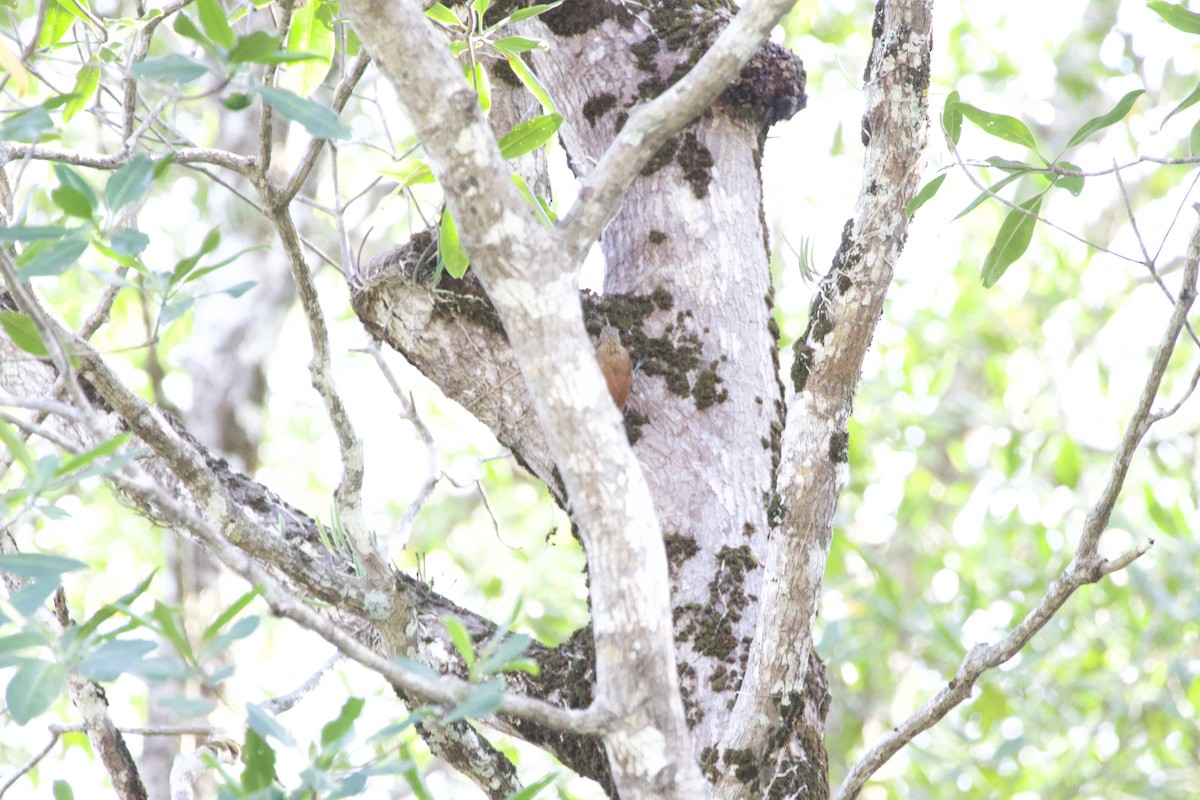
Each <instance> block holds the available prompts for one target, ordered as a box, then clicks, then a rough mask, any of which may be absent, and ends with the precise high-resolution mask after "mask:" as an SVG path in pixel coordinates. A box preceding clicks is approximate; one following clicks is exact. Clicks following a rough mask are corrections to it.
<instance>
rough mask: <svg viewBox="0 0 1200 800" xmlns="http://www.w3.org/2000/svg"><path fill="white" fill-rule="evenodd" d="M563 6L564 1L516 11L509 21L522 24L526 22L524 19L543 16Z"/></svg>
mask: <svg viewBox="0 0 1200 800" xmlns="http://www.w3.org/2000/svg"><path fill="white" fill-rule="evenodd" d="M561 5H562V0H557V2H554V3H543V4H539V5H534V6H526V7H525V8H522V9H518V10H517V11H514V12H513V15H512V16H511V17H509V21H510V22H520V21H521V20H524V19H532V18H533V17H537V16H540V15H542V14H545V13H546V12H547V11H552V10H554V9H556V8H558V7H559V6H561Z"/></svg>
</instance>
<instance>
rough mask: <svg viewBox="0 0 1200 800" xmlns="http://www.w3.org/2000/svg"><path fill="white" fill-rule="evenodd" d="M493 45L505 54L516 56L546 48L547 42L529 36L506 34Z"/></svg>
mask: <svg viewBox="0 0 1200 800" xmlns="http://www.w3.org/2000/svg"><path fill="white" fill-rule="evenodd" d="M492 47H494V48H496V50H497V51H498V52H500V53H502V54H503V55H506V56H515V55H517V54H519V53H528V52H529V51H530V50H537V49H539V48H541V49H545V48H546V43H545V42H543V41H542V40H541V39H530V38H529V37H527V36H505V37H502V38H500V39H497V40H496V41H494V42H492Z"/></svg>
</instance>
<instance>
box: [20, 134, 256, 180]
mask: <svg viewBox="0 0 1200 800" xmlns="http://www.w3.org/2000/svg"><path fill="white" fill-rule="evenodd" d="M133 156H134V153H133V152H132V151H130V150H125V149H122V150H121V151H119V152H117V153H114V154H111V155H105V154H104V153H85V152H80V151H76V150H63V149H61V148H58V147H46V146H45V145H39V144H22V143H20V142H2V143H0V163H7V162H9V161H15V160H16V159H18V158H20V159H26V158H27V159H31V160H34V161H54V162H57V163H59V164H73V165H74V166H77V167H91V168H92V169H106V170H112V169H120V168H121V167H123V166H125V165H126V164H127V163H129V160H130V159H131V158H133ZM171 160H172V162H174V163H176V164H213V165H215V166H218V167H225V168H226V169H229V170H232V171H234V172H237V173H238V174H240V175H245V176H247V177H249V176H251V175H253V174H254V160H253V159H251V158H248V157H246V156H240V155H238V154H236V153H231V152H229V151H227V150H217V149H215V148H211V147H182V148H180V149H178V150H175V151H172V154H171Z"/></svg>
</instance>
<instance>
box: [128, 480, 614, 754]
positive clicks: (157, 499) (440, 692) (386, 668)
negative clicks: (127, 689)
mask: <svg viewBox="0 0 1200 800" xmlns="http://www.w3.org/2000/svg"><path fill="white" fill-rule="evenodd" d="M126 473H129V474H131V475H132V477H127V476H126ZM112 479H113V481H114V482H115V483H116V484H117V485H118V486H119V487H120V488H121V490H122V491H125V492H128V493H129V494H130V495H132V496H135V497H139V498H141V499H142V500H143V501H144V502H147V503H149V504H151V505H152V506H153V507H154V508H155V509H157V510H158V511H159V512H160V513H161V514H162V516H163V517H164V518H165V519H166V520H167V521H168V522H170V523H171V524H172V525H175V526H178V527H180V528H182V529H185V530H188V531H190V532H191V533H192V534H194V535H195V536H196V537H197V538H198V539H200V540H201V541H202V542H204V544H205V545H206V546H207V547H208V548H209V550H211V551H212V553H213V554H214V555H215V556H216V557H217V558H218V559H220V561H221V563H223V564H224V565H225V566H226V567H228V568H229V569H231V570H232V571H234V572H236V573H237V574H238V575H240V576H241V577H243V578H245V579H246V580H247V581H249V582H250V583H252V584H254V585H255V586H260V587H262V590H263V599H265V600H266V601H267V604H268V605H269V606H270V607H271V610H272V612H273V613H275V614H276V615H277V616H281V617H285V618H287V619H290V620H292V621H293V622H295V623H297V624H298V625H300V626H301V627H303V628H307V629H308V630H311V631H313V632H314V633H316V634H318V635H319V636H321V637H322V638H324V639H325V640H326V641H327V642H329V643H330V644H332V645H334V646H335V647H337V649H338V650H340V651H341V652H342V653H343V654H344V655H345V656H346V657H347V658H350V659H352V660H354V661H357V662H358V663H360V664H362V665H363V666H364V667H366V668H367V669H370V670H373V671H374V672H377V673H379V674H380V675H381V676H383V678H384V679H386V680H387V681H388V682H389V683H391V684H393V685H395V686H397V687H399V688H400V689H401V690H403V691H404V692H407V693H410V694H411V695H413V696H415V697H419V698H421V699H423V700H426V701H428V702H432V703H438V704H440V705H445V706H453V705H456V704H458V703H460V702H462V701H463V700H464V699H466V697H467V696H468V695H470V694H471V692H473V691H474V690H475V688H476V687H475V686H474V685H473V684H470V683H468V682H467V681H464V680H461V679H459V678H455V677H452V676H442V677H440V678H438V679H436V680H431V679H429V678H425V677H423V676H421V675H418V674H416V673H413V672H409V671H407V670H405V669H404V668H402V667H400V666H398V665H397V664H396V663H394V662H392V661H389V660H387V659H385V658H383V657H382V656H380V655H378V654H377V653H376V652H375V651H373V650H371V649H370V648H368V647H367V646H365V645H363V644H361V643H359V642H358V641H357V640H356V639H355V638H354V637H353V636H351V635H350V634H348V633H346V632H345V631H344V630H342V629H341V628H339V627H338V626H337V625H336V624H334V623H333V622H332V621H331V620H329V619H327V618H325V617H323V616H321V615H320V614H318V613H317V612H316V611H315V610H314V609H313V608H312V607H311V606H310V605H308V604H307V603H305V602H303V601H301V600H298V599H296V598H295V597H293V596H292V594H291V593H289V592H288V591H287V590H286V589H284V588H283V587H282V586H280V585H279V583H278V581H276V579H275V578H274V576H272V575H271V574H270V573H269V572H268V571H267V570H266V569H264V568H263V567H261V566H259V565H258V564H257V563H255V562H254V561H253V560H252V559H251V558H249V557H248V556H247V555H246V554H245V553H243V552H241V551H240V550H238V549H237V548H236V547H234V546H233V545H232V544H230V543H229V542H228V541H226V540H225V537H223V536H221V535H220V534H219V533H218V532H217V531H216V530H214V529H213V528H212V527H211V526H210V525H209V524H208V522H207V521H206V520H204V519H201V518H199V517H197V516H195V515H193V514H190V513H189V512H188V511H187V510H186V509H185V508H184V507H183V506H182V505H180V504H179V503H178V502H177V501H176V500H175V498H173V497H171V496H170V495H168V494H167V493H166V492H164V491H163V490H162V489H161V488H159V487H158V486H157V485H156V484H154V483H152V482H151V481H149V480H148V478H147V477H146V476H145V475H144V473H142V472H141V470H140V469H138V468H136V467H134V466H127V467H126V468H125V470H124V472H123V473H120V474H116V475H113V476H112ZM496 713H498V714H509V715H512V716H515V717H520V718H521V719H527V720H530V721H531V722H535V723H537V724H540V725H545V726H547V727H550V728H553V729H554V730H561V731H571V732H573V733H590V734H602V733H604V732H605V731H606V730H607V728H608V725H609V724H610V722H611V721H610V719H609V716H608V715H607V714H606V713H603V712H602V711H601V710H599V709H596V708H588V709H570V708H559V707H558V706H553V705H550V704H549V703H544V702H542V701H540V700H534V699H531V698H528V697H520V696H517V695H505V696H504V697H503V699H502V700H501V701H500V705H499V707H498V708H497V711H496Z"/></svg>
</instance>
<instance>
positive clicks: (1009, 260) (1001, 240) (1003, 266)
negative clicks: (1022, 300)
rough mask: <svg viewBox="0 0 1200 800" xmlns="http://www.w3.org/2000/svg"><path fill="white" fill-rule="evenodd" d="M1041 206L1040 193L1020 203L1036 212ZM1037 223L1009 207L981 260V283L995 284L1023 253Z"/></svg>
mask: <svg viewBox="0 0 1200 800" xmlns="http://www.w3.org/2000/svg"><path fill="white" fill-rule="evenodd" d="M1041 207H1042V195H1038V196H1037V197H1033V198H1031V199H1029V200H1026V201H1025V202H1024V203H1021V208H1023V209H1025V210H1027V211H1029V212H1030V214H1036V213H1038V211H1039V210H1040V209H1041ZM1036 225H1037V220H1036V219H1034V218H1033V217H1031V216H1029V214H1024V213H1022V212H1021V211H1019V210H1017V209H1015V208H1014V209H1011V210H1010V211H1009V212H1008V215H1007V216H1006V217H1005V218H1004V222H1003V223H1002V224H1001V225H1000V232H999V233H997V234H996V241H995V242H993V243H992V248H991V249H990V250H988V254H987V257H986V258H984V260H983V269H982V270H981V277H982V278H983V285H984V286H985V287H987V288H989V289H990V288H991V287H993V286H995V285H996V281H998V280H1000V277H1001V276H1002V275H1004V272H1005V270H1007V269H1008V268H1009V267H1010V266H1011V265H1012V264H1013V262H1014V261H1016V260H1017V259H1018V258H1020V257H1021V256H1022V255H1024V253H1025V251H1026V250H1027V249H1028V248H1029V242H1030V241H1031V240H1032V239H1033V229H1034V227H1035V226H1036Z"/></svg>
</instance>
